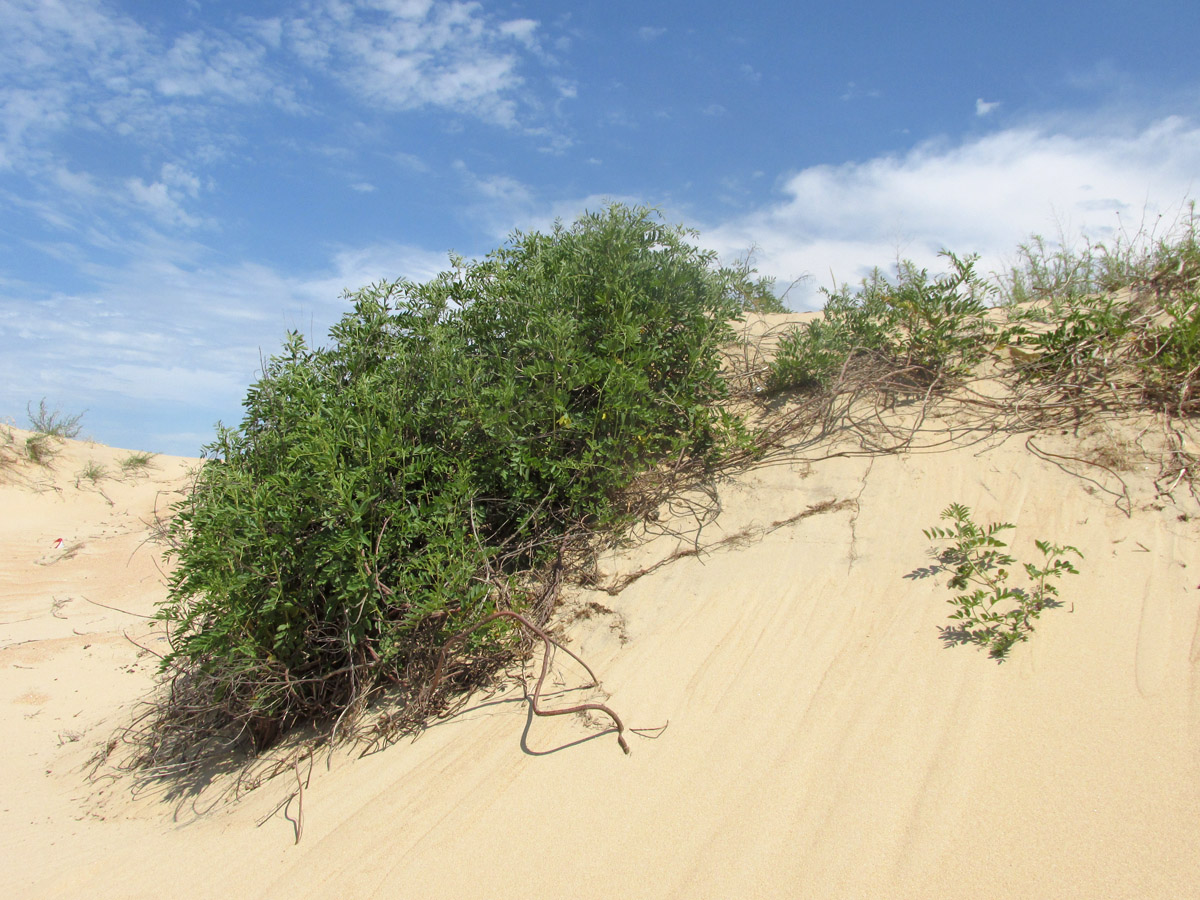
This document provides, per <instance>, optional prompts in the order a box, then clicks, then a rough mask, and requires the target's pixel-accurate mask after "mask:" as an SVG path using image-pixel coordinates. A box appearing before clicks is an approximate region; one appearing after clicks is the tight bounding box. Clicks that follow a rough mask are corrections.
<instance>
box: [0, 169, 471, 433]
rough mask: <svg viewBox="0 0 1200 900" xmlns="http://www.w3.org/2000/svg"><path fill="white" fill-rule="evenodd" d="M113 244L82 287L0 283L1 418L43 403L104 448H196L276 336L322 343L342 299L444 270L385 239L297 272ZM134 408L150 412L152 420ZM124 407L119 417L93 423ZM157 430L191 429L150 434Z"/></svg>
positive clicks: (440, 261) (435, 256)
mask: <svg viewBox="0 0 1200 900" xmlns="http://www.w3.org/2000/svg"><path fill="white" fill-rule="evenodd" d="M154 193H155V192H154V191H153V190H152V191H151V194H154ZM124 249H125V251H126V252H127V253H128V256H127V257H126V259H125V262H123V263H119V264H116V265H103V266H102V265H97V264H92V265H90V266H88V267H87V269H86V271H87V274H88V275H89V276H90V277H91V279H92V280H93V281H94V283H95V286H94V288H93V289H91V290H89V291H87V292H80V293H63V292H57V293H50V294H45V295H39V294H38V293H36V291H37V289H36V288H31V287H29V286H24V285H20V284H13V283H2V284H0V322H3V327H4V330H5V332H6V334H7V335H8V339H7V341H6V347H5V353H4V354H3V355H0V409H3V410H5V411H6V412H7V411H9V410H12V411H15V412H19V411H20V410H22V409H24V404H25V403H26V402H27V401H28V399H29V398H31V397H43V396H45V397H49V398H50V399H51V400H52V402H54V403H56V404H58V405H60V406H62V408H64V409H70V410H75V411H77V410H81V409H85V408H88V409H92V410H93V412H92V413H91V414H89V415H88V417H87V419H86V422H85V424H86V426H87V427H88V428H89V429H93V428H95V429H100V432H99V433H98V436H99V437H100V439H102V440H105V441H112V442H123V443H124V445H125V446H131V447H142V448H145V449H156V450H164V451H169V452H177V453H195V452H196V451H197V450H198V448H199V444H200V442H201V440H207V439H208V438H209V437H211V435H205V436H203V437H202V438H200V439H197V437H196V435H195V434H194V428H195V427H196V425H197V424H198V422H197V420H199V422H203V423H206V424H211V423H212V422H215V421H216V420H217V419H218V418H220V419H223V420H224V421H225V422H226V423H227V424H230V423H232V422H235V421H237V420H238V418H239V417H240V402H241V399H242V397H243V396H244V394H245V390H246V387H247V386H248V385H249V384H250V382H251V381H252V380H253V379H254V378H255V377H257V373H258V370H259V365H260V360H261V358H262V356H263V355H266V356H269V355H271V354H273V353H275V352H277V351H278V350H279V348H280V346H281V342H282V340H283V337H284V333H285V332H286V331H287V330H289V329H291V330H299V331H302V332H305V333H306V334H308V335H309V336H310V338H311V340H312V343H314V344H322V343H324V342H325V336H326V334H327V333H328V329H329V326H330V325H332V324H333V323H334V322H335V321H336V320H337V319H338V318H339V317H340V316H341V314H342V313H344V312H346V311H348V310H349V308H350V307H349V305H348V304H347V303H346V301H345V300H343V299H341V295H342V293H343V291H345V290H347V289H349V290H355V289H357V288H360V287H363V286H365V285H367V284H371V283H375V282H377V281H380V280H382V279H388V280H391V279H395V278H399V277H408V278H410V279H412V280H415V281H425V280H428V279H429V278H431V277H433V275H435V274H436V273H437V272H438V271H440V270H442V269H444V268H447V266H448V260H447V257H446V254H445V253H442V252H440V251H438V252H434V251H430V250H427V249H424V248H419V247H413V246H411V245H404V244H396V243H378V244H373V245H369V246H363V247H355V248H335V249H333V250H332V251H331V252H330V255H329V257H328V259H327V260H326V261H325V262H324V264H323V265H321V266H319V267H317V268H316V269H314V270H313V271H310V272H308V273H302V274H299V275H296V274H291V273H284V272H281V271H279V270H277V269H275V268H272V267H269V266H265V265H259V264H253V263H237V264H225V265H222V264H212V263H209V262H207V261H206V259H205V256H204V254H203V253H197V251H196V250H195V249H194V248H193V247H192V246H191V245H182V244H176V245H172V246H170V247H162V246H138V245H133V246H129V247H126V248H124ZM139 404H149V405H154V409H155V412H154V414H153V415H151V414H150V413H149V412H147V409H148V408H149V407H147V409H142V410H141V411H140V412H139V411H137V407H138V405H139ZM122 408H123V409H125V410H126V412H125V413H124V421H123V422H118V421H117V419H115V418H113V419H106V418H105V417H104V415H105V413H104V412H103V411H104V410H109V411H110V415H112V414H113V413H112V412H111V411H113V410H119V409H122ZM131 423H132V424H131ZM170 423H175V424H170ZM164 427H165V428H166V429H167V430H170V429H172V428H176V427H177V428H178V429H179V430H181V431H182V430H189V431H190V432H193V433H189V434H187V435H183V436H178V435H177V436H175V437H172V436H171V435H169V434H167V433H165V431H164V433H162V434H157V435H155V434H152V431H151V430H152V429H155V428H164ZM126 435H128V436H126ZM151 439H153V442H154V446H147V445H146V444H145V442H146V441H148V440H151ZM118 445H120V444H118Z"/></svg>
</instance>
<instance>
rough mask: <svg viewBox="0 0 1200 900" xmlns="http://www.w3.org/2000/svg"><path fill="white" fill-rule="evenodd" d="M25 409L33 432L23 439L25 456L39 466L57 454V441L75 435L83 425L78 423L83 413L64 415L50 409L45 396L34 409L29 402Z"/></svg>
mask: <svg viewBox="0 0 1200 900" xmlns="http://www.w3.org/2000/svg"><path fill="white" fill-rule="evenodd" d="M25 411H26V413H27V414H28V416H29V424H30V427H31V428H32V429H33V434H31V435H29V437H27V438H26V439H25V458H26V459H28V460H29V461H30V462H32V463H36V464H37V465H39V466H46V465H49V464H50V460H52V459H53V458H54V457H55V456H56V455H57V454H58V451H59V446H58V445H59V443H61V442H62V441H63V440H66V439H67V438H73V437H76V436H77V435H78V434H79V432H80V431H81V430H82V427H83V426H81V425H80V424H79V421H80V419H82V418H83V413H79V414H78V415H74V416H68V415H64V414H63V413H62V412H60V411H59V410H57V409H50V408H49V407H48V406H47V405H46V400H45V398H43V399H42V400H41V401H40V402H39V403H38V408H37V409H36V410H35V409H34V408H33V405H32V404H29V405H27V406H26V407H25ZM10 441H11V435H10Z"/></svg>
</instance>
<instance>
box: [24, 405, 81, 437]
mask: <svg viewBox="0 0 1200 900" xmlns="http://www.w3.org/2000/svg"><path fill="white" fill-rule="evenodd" d="M25 410H26V412H27V413H28V414H29V424H30V426H31V427H32V428H33V430H34V431H35V432H37V433H38V434H44V435H48V436H49V437H55V438H74V437H77V436H78V435H79V432H80V431H81V430H82V428H83V426H82V425H80V424H79V422H80V420H81V419H82V418H83V413H79V414H78V415H74V416H68V415H65V414H64V413H62V412H61V411H59V410H57V409H55V410H51V409H50V408H49V407H48V406H46V399H45V398H44V397H43V398H42V399H41V401H40V402H39V403H38V408H37V410H36V411H35V410H34V409H33V407H32V405H28V406H26V408H25Z"/></svg>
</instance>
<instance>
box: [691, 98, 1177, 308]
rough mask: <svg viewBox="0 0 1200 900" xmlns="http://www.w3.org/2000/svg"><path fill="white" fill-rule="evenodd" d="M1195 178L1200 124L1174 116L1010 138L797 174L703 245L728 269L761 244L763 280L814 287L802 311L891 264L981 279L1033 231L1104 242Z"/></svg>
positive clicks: (923, 148)
mask: <svg viewBox="0 0 1200 900" xmlns="http://www.w3.org/2000/svg"><path fill="white" fill-rule="evenodd" d="M1198 172H1200V125H1198V124H1197V123H1195V122H1191V121H1188V120H1185V119H1182V118H1178V117H1172V118H1167V119H1163V120H1160V121H1158V122H1155V123H1153V124H1151V125H1149V126H1146V127H1143V128H1141V129H1136V130H1128V131H1125V132H1121V133H1113V132H1105V131H1099V130H1095V129H1094V130H1093V131H1092V132H1091V133H1077V134H1073V135H1068V134H1062V133H1052V132H1048V131H1043V130H1040V129H1038V128H1036V127H1028V128H1016V129H1009V130H1005V131H1000V132H996V133H994V134H990V135H987V136H985V137H980V138H973V139H971V140H968V141H964V142H962V143H949V142H944V141H942V142H929V143H925V144H921V145H919V146H917V147H914V148H913V149H912V150H910V151H909V152H907V153H905V154H903V155H898V156H883V157H878V158H876V159H872V160H868V161H866V162H862V163H850V164H846V165H841V166H814V167H811V168H808V169H804V170H802V171H800V172H797V173H795V174H794V175H791V176H790V177H788V178H787V179H786V180H785V181H784V182H783V183H782V185H781V194H782V196H781V197H780V199H778V200H777V201H775V202H772V203H770V204H767V205H765V206H763V207H761V208H760V209H757V210H755V211H754V212H752V213H749V214H746V215H742V216H739V217H738V218H735V219H732V220H728V221H726V222H723V223H720V224H716V225H714V226H713V227H708V228H702V234H701V239H702V241H703V243H704V244H705V245H706V246H710V247H712V248H713V249H716V250H718V252H720V253H721V254H722V256H723V257H726V258H729V259H732V258H734V257H736V256H738V255H739V254H744V253H745V252H746V250H747V249H748V248H749V247H752V246H756V247H757V248H758V252H757V254H756V255H757V259H758V262H759V267H760V269H761V270H762V271H763V272H764V273H765V274H771V275H775V276H778V277H779V279H780V280H781V281H782V282H787V281H790V280H792V279H794V278H797V277H801V276H811V278H812V280H811V281H810V282H808V283H807V284H806V285H805V286H803V287H801V288H799V289H798V291H797V292H796V293H794V294H793V296H792V298H791V299H792V302H793V303H794V304H797V305H800V306H804V307H806V308H810V307H813V306H819V305H820V302H821V298H820V297H819V296H818V295H817V293H816V288H817V287H819V286H830V284H831V281H832V280H836V281H837V282H838V283H845V282H850V283H855V282H857V281H858V280H859V279H860V278H862V277H864V276H865V275H867V274H868V273H869V272H870V270H871V268H873V267H874V266H881V267H884V268H886V267H887V266H888V265H890V264H891V263H893V262H895V260H896V259H897V257H898V256H899V257H903V258H911V259H912V260H914V261H915V262H916V263H918V264H919V265H922V266H929V267H931V268H936V267H937V266H938V260H937V253H938V251H939V250H940V249H942V248H947V249H950V250H954V251H955V252H957V253H970V252H978V253H980V254H981V255H982V256H983V260H982V264H981V266H982V270H983V271H988V270H992V269H995V270H999V269H1001V268H1002V267H1003V263H1004V260H1005V259H1006V258H1011V255H1012V254H1013V253H1014V252H1015V250H1016V246H1017V244H1018V243H1019V242H1020V241H1022V240H1024V239H1025V238H1027V237H1028V236H1029V235H1030V233H1032V232H1039V233H1042V234H1045V235H1047V236H1048V237H1050V238H1054V237H1056V236H1057V235H1058V234H1059V232H1060V231H1061V232H1063V233H1065V234H1066V235H1067V236H1071V235H1077V234H1079V233H1080V232H1086V233H1087V234H1088V236H1089V237H1091V238H1092V239H1095V240H1104V239H1111V238H1112V237H1113V235H1114V233H1115V230H1116V229H1117V228H1119V227H1122V223H1124V224H1125V225H1126V226H1128V225H1129V223H1130V222H1134V223H1136V222H1137V221H1140V217H1141V216H1142V214H1143V210H1145V211H1146V212H1148V213H1149V214H1150V215H1151V216H1154V215H1156V214H1157V213H1158V212H1165V213H1167V214H1168V215H1170V213H1171V211H1172V209H1174V208H1175V207H1177V206H1178V204H1179V203H1181V202H1182V201H1183V200H1184V199H1185V197H1186V196H1187V195H1189V194H1190V193H1191V192H1193V191H1194V190H1195V187H1196V183H1195V182H1196V173H1198ZM1118 216H1120V217H1121V218H1118ZM1132 227H1135V228H1136V224H1134V225H1133V226H1132Z"/></svg>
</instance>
